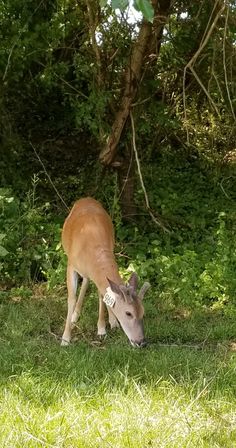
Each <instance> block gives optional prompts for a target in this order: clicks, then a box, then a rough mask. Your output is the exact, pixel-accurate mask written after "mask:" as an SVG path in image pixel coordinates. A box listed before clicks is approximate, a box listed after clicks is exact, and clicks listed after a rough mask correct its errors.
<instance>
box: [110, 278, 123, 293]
mask: <svg viewBox="0 0 236 448" xmlns="http://www.w3.org/2000/svg"><path fill="white" fill-rule="evenodd" d="M107 281H108V283H109V286H110V288H111V290H112V292H114V293H116V294H120V293H121V291H120V287H119V285H117V284H116V283H115V282H113V281H112V280H110V279H109V278H107Z"/></svg>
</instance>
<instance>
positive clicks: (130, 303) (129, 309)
mask: <svg viewBox="0 0 236 448" xmlns="http://www.w3.org/2000/svg"><path fill="white" fill-rule="evenodd" d="M114 242H115V240H114V228H113V224H112V221H111V218H110V216H109V215H108V214H107V212H106V211H105V210H104V208H103V207H102V205H101V204H100V203H99V202H98V201H96V200H95V199H92V198H83V199H80V200H79V201H77V202H76V203H75V204H74V206H73V208H72V210H71V212H70V214H69V216H68V217H67V218H66V220H65V223H64V226H63V230H62V245H63V248H64V250H65V252H66V254H67V257H68V265H67V289H68V313H67V319H66V325H65V330H64V333H63V336H62V342H61V345H68V344H69V342H70V339H71V330H72V326H73V323H75V322H76V321H77V319H78V317H79V316H80V313H81V308H82V304H83V300H84V296H85V293H86V290H87V288H88V283H89V280H92V281H93V282H94V283H95V285H96V287H97V289H98V294H99V317H98V323H97V328H98V335H99V336H103V335H105V334H106V325H105V307H107V310H108V314H109V323H110V326H111V328H114V327H117V326H119V324H120V325H121V327H122V328H123V330H124V332H125V334H126V335H127V336H128V338H129V340H130V342H131V344H132V345H133V346H136V347H143V346H145V345H146V341H145V338H144V329H143V314H144V309H143V305H142V299H143V297H144V294H145V292H146V291H147V289H148V288H149V286H150V285H149V283H147V282H146V283H144V285H143V287H142V288H141V290H140V291H139V293H137V286H138V277H137V275H136V274H135V273H133V274H132V275H131V277H130V279H129V281H128V283H127V284H125V283H124V281H123V280H122V279H121V277H120V275H119V271H118V266H117V264H116V261H115V257H114ZM78 274H79V275H80V276H81V277H82V278H83V281H82V285H81V289H80V293H79V297H78V300H77V302H76V290H77V280H78Z"/></svg>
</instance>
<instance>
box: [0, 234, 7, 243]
mask: <svg viewBox="0 0 236 448" xmlns="http://www.w3.org/2000/svg"><path fill="white" fill-rule="evenodd" d="M5 236H6V234H5V233H0V242H1V241H2V240H3V239H4V238H5Z"/></svg>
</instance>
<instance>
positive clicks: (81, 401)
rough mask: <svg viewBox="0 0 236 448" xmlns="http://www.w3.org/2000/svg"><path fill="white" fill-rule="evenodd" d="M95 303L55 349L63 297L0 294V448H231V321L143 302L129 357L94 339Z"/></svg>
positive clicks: (116, 341)
mask: <svg viewBox="0 0 236 448" xmlns="http://www.w3.org/2000/svg"><path fill="white" fill-rule="evenodd" d="M94 300H97V299H95V297H91V298H90V299H88V301H87V303H86V306H85V310H84V314H83V316H82V318H81V321H80V323H79V326H78V328H77V329H75V331H74V341H73V343H72V344H71V346H70V347H68V348H65V347H63V348H61V347H60V344H59V340H58V338H57V336H60V335H61V334H62V330H63V324H64V319H65V316H66V300H65V290H64V289H58V290H57V291H56V292H53V293H48V292H47V291H45V290H44V289H42V288H38V289H36V290H35V292H34V295H33V297H27V296H26V297H24V294H21V295H17V294H16V292H13V294H6V293H1V295H0V321H1V323H2V331H1V335H0V381H1V382H0V407H1V412H0V428H1V430H0V447H1V448H2V447H7V448H13V447H14V448H15V447H19V448H22V447H58V448H62V447H68V448H69V447H81V448H82V447H83V448H86V447H91V448H92V447H93V448H96V447H114V448H123V447H125V448H126V447H134V448H149V447H158V448H160V447H171V448H173V447H174V448H175V447H178V448H184V447H198V448H200V447H210V448H213V447H229V448H231V447H234V446H235V447H236V352H235V351H234V350H235V343H234V341H235V340H236V338H235V336H236V320H235V319H233V318H232V317H227V315H226V316H225V315H223V314H222V313H221V314H219V313H212V312H210V311H207V310H205V311H201V312H200V311H199V312H198V313H194V314H193V313H189V312H186V310H175V311H169V312H167V310H164V309H161V307H159V306H158V305H157V307H156V308H155V309H154V308H153V307H151V306H150V305H148V298H147V307H146V308H147V316H146V320H145V324H146V330H147V331H146V332H147V335H148V337H149V339H150V344H149V346H148V347H147V348H145V349H142V350H138V349H134V348H132V347H131V346H130V345H129V344H128V340H127V338H126V337H125V335H123V334H122V332H121V331H120V330H116V331H115V333H112V334H111V333H110V332H109V333H108V336H107V338H106V339H105V341H103V342H102V343H100V342H99V341H98V340H97V339H96V317H97V315H96V309H97V302H96V306H95V307H94V306H93V305H94V303H95V302H94Z"/></svg>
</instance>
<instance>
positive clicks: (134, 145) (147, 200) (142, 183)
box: [130, 111, 170, 233]
mask: <svg viewBox="0 0 236 448" xmlns="http://www.w3.org/2000/svg"><path fill="white" fill-rule="evenodd" d="M130 120H131V126H132V142H133V149H134V154H135V160H136V164H137V169H138V175H139V180H140V183H141V187H142V190H143V194H144V197H145V203H146V208H147V210H148V213H149V215H150V216H151V218H152V220H153V222H154V223H155V224H157V225H158V226H159V227H161V228H162V229H163V230H164V231H165V232H168V233H170V231H169V229H167V228H166V227H165V226H164V225H163V223H161V222H160V221H159V220H158V219H157V218H156V217H155V216H154V214H153V212H152V210H151V207H150V203H149V199H148V194H147V190H146V187H145V185H144V181H143V175H142V171H141V166H140V162H139V157H138V151H137V147H136V139H135V127H134V118H133V114H132V112H131V111H130Z"/></svg>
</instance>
